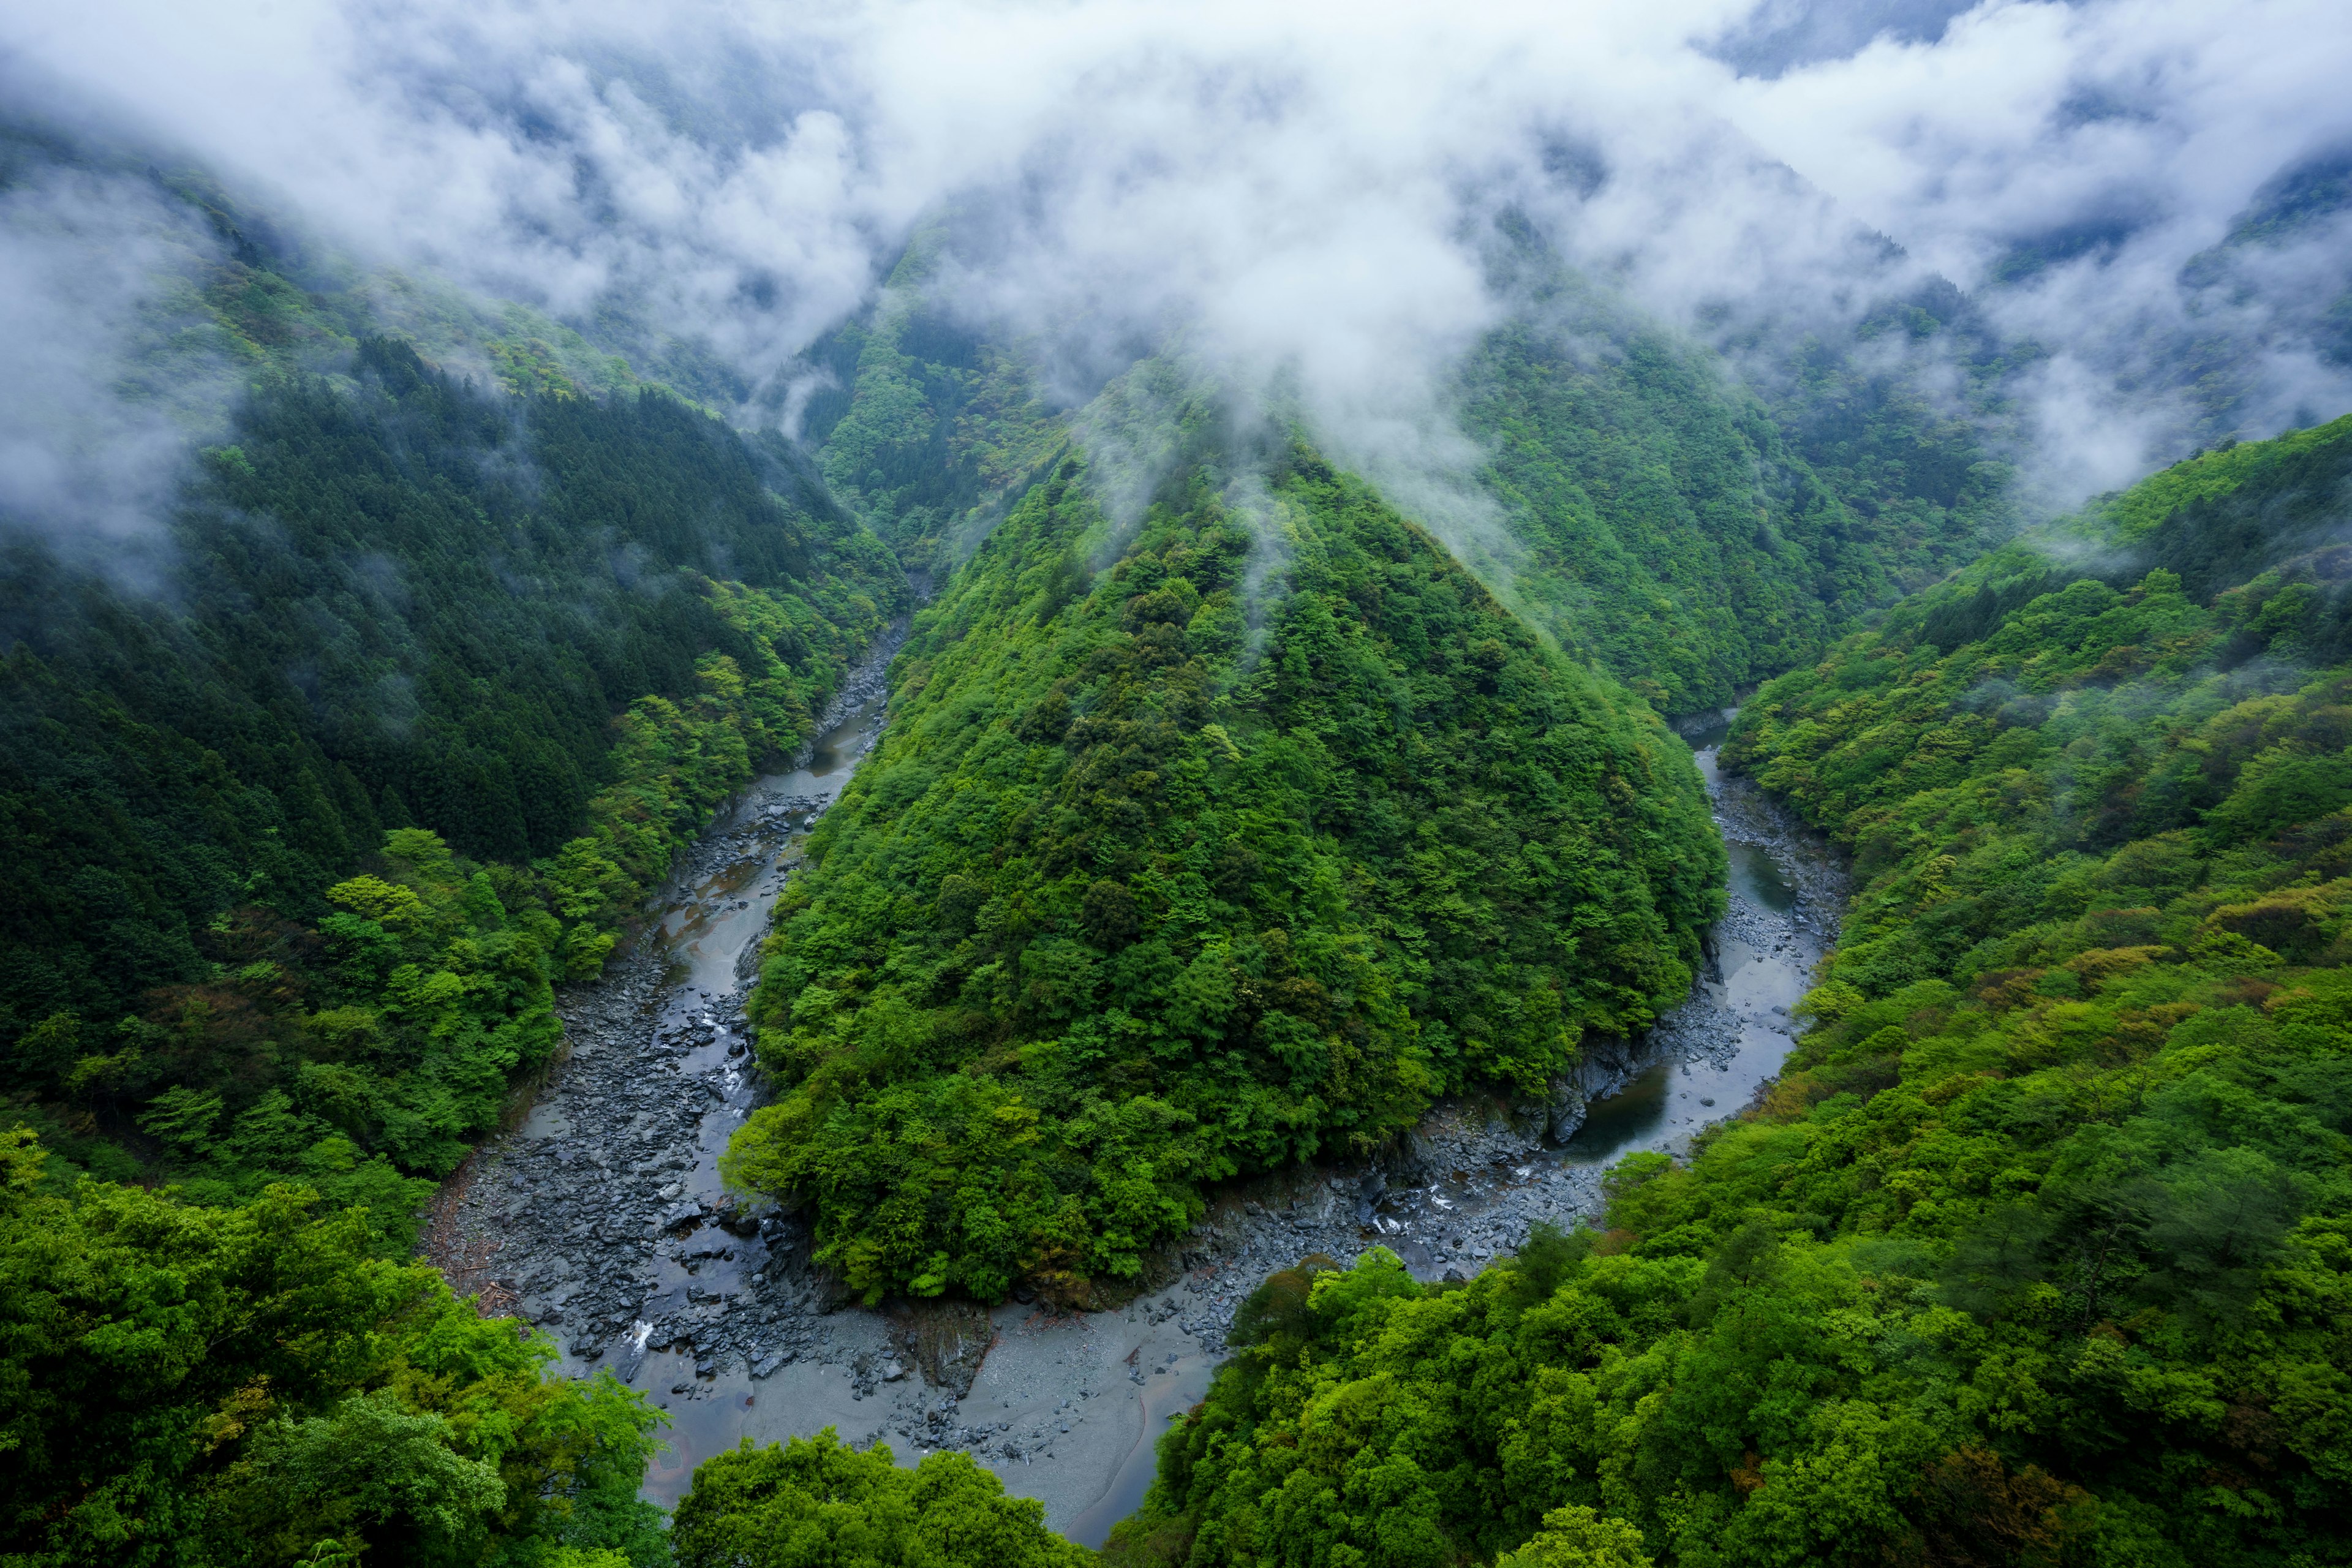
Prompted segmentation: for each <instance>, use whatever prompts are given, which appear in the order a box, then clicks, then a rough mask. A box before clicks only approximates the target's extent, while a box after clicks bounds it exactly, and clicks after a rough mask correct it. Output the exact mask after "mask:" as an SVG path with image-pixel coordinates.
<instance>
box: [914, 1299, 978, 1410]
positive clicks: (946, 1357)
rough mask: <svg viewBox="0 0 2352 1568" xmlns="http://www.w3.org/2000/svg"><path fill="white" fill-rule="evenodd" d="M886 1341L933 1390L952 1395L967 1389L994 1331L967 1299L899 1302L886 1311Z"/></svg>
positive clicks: (976, 1372) (973, 1304)
mask: <svg viewBox="0 0 2352 1568" xmlns="http://www.w3.org/2000/svg"><path fill="white" fill-rule="evenodd" d="M888 1315H889V1318H890V1321H891V1333H890V1338H891V1342H893V1343H895V1344H896V1345H898V1349H899V1351H900V1352H902V1353H903V1354H904V1355H905V1356H906V1357H907V1359H908V1361H909V1362H911V1363H914V1365H915V1366H916V1367H917V1368H919V1370H920V1371H921V1373H922V1374H923V1381H924V1382H925V1383H927V1384H929V1385H930V1386H932V1387H933V1388H943V1389H946V1390H947V1391H948V1392H949V1393H950V1394H952V1395H953V1396H954V1397H955V1398H957V1399H961V1398H962V1397H963V1396H964V1395H965V1394H970V1393H971V1380H972V1379H973V1378H975V1377H977V1376H979V1375H980V1363H981V1360H982V1357H984V1356H986V1355H987V1354H988V1350H989V1346H990V1344H991V1343H992V1342H993V1340H994V1338H995V1333H996V1331H995V1329H994V1327H993V1326H992V1324H991V1323H990V1322H989V1321H988V1310H987V1309H986V1308H984V1307H982V1306H981V1305H979V1304H978V1303H977V1302H973V1301H961V1300H957V1301H945V1300H941V1301H902V1302H898V1303H896V1304H894V1305H893V1306H892V1307H891V1308H890V1309H889V1314H888Z"/></svg>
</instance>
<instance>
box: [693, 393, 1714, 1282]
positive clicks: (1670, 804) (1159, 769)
mask: <svg viewBox="0 0 2352 1568" xmlns="http://www.w3.org/2000/svg"><path fill="white" fill-rule="evenodd" d="M1146 378H1150V380H1151V381H1152V382H1153V383H1154V384H1151V385H1137V384H1136V383H1138V382H1142V381H1144V380H1145V379H1146ZM1168 379H1169V377H1168V373H1167V372H1166V371H1164V370H1163V369H1162V368H1161V367H1160V366H1159V365H1157V364H1156V363H1154V364H1147V365H1146V366H1145V367H1143V368H1142V369H1141V370H1139V372H1137V373H1135V375H1134V376H1133V377H1132V378H1131V379H1130V382H1129V384H1126V385H1123V386H1122V387H1120V388H1118V389H1116V390H1115V392H1114V394H1113V395H1112V398H1111V401H1112V402H1114V403H1117V402H1119V401H1121V400H1123V399H1126V398H1129V397H1132V398H1133V400H1134V402H1135V404H1136V405H1138V406H1146V405H1152V404H1155V403H1157V404H1160V405H1173V406H1177V407H1179V408H1180V409H1181V415H1180V416H1179V426H1180V428H1179V430H1178V431H1177V432H1176V436H1175V439H1176V445H1177V447H1178V450H1179V458H1180V460H1179V461H1178V462H1177V464H1176V465H1175V467H1174V468H1173V469H1172V470H1171V475H1170V477H1169V478H1168V479H1166V480H1165V481H1164V482H1163V483H1162V484H1161V486H1160V489H1159V491H1158V493H1157V496H1156V497H1155V499H1154V500H1153V501H1152V503H1151V505H1150V510H1148V511H1147V513H1146V514H1145V516H1144V517H1143V518H1142V520H1141V521H1139V523H1138V524H1136V525H1135V526H1134V527H1133V528H1132V529H1131V530H1129V529H1121V528H1118V527H1117V526H1115V525H1114V524H1113V522H1112V521H1110V520H1109V519H1108V518H1106V517H1105V515H1104V513H1103V511H1102V510H1101V508H1100V507H1099V506H1098V505H1097V501H1096V500H1095V499H1094V498H1093V496H1092V494H1091V493H1090V490H1089V488H1088V485H1087V470H1086V465H1085V462H1084V460H1083V459H1082V458H1077V457H1076V456H1073V457H1071V458H1066V460H1065V461H1064V462H1063V463H1062V464H1061V466H1060V467H1059V468H1056V469H1055V472H1054V473H1053V475H1052V476H1051V477H1050V478H1049V479H1046V480H1045V482H1043V483H1041V484H1039V485H1038V486H1037V487H1035V488H1034V489H1032V490H1031V491H1030V492H1029V493H1028V494H1027V495H1026V496H1025V497H1024V499H1023V500H1022V501H1021V502H1020V503H1019V504H1018V505H1017V506H1016V507H1015V508H1014V509H1013V513H1012V515H1011V516H1010V517H1009V518H1008V519H1007V520H1006V521H1005V522H1004V523H1003V525H1002V526H1001V527H999V528H998V529H997V530H996V531H995V532H993V533H992V535H990V537H989V538H988V540H987V541H986V542H985V543H983V544H982V547H981V548H980V550H979V552H978V553H977V554H975V555H974V556H973V557H972V559H971V561H970V562H969V563H967V564H966V565H965V566H963V567H962V568H961V570H960V571H959V572H958V573H957V574H956V575H955V577H954V578H953V579H951V580H950V583H949V584H948V585H947V587H946V588H945V590H944V591H943V592H942V594H941V595H940V599H939V601H938V603H936V604H935V605H932V606H931V607H930V608H929V610H927V611H926V612H925V613H924V615H923V616H921V617H920V619H919V622H918V626H917V629H916V634H915V636H914V637H913V639H912V640H911V641H910V642H909V643H908V647H907V648H906V650H905V651H904V652H903V653H902V654H901V655H900V661H899V664H898V668H897V673H896V679H895V687H896V696H895V698H894V702H895V707H894V710H893V718H892V723H891V727H890V730H889V731H888V736H887V740H886V742H885V743H884V745H883V747H882V749H881V750H880V751H879V752H877V755H876V756H875V758H874V759H873V760H872V761H871V762H870V763H868V764H867V765H866V767H865V768H864V769H863V770H861V772H860V773H859V774H858V777H857V779H856V782H855V783H854V784H852V786H851V787H850V789H849V791H848V792H847V793H846V794H845V796H844V798H843V800H842V802H841V804H840V805H838V806H836V807H835V810H834V812H833V813H832V814H830V815H829V816H827V818H826V819H825V822H824V826H823V827H822V828H821V829H820V830H819V832H818V834H817V836H816V837H815V838H814V840H813V841H812V845H811V850H810V858H811V862H812V868H811V869H810V870H809V871H807V872H806V873H804V874H803V876H802V877H801V878H799V879H796V880H795V882H794V883H793V889H791V891H790V892H789V893H788V894H787V896H786V900H785V903H784V905H783V906H782V911H781V913H780V923H779V929H778V932H777V934H776V936H775V937H774V938H773V939H772V942H771V944H770V949H769V954H768V957H767V961H766V963H765V965H764V967H763V969H762V972H761V986H760V991H759V994H758V997H757V1000H756V1002H755V1013H756V1016H757V1017H758V1020H759V1022H760V1025H761V1043H760V1049H761V1061H762V1063H763V1064H764V1065H765V1066H766V1067H767V1068H769V1069H770V1070H771V1071H772V1072H773V1073H775V1074H776V1075H777V1077H778V1078H779V1079H780V1080H781V1082H782V1084H783V1085H784V1086H785V1092H784V1094H783V1097H782V1100H781V1102H780V1103H779V1104H777V1105H775V1106H772V1107H771V1108H768V1109H767V1110H762V1111H760V1112H758V1113H756V1114H755V1116H754V1118H753V1119H752V1121H750V1122H748V1123H747V1124H746V1126H745V1128H744V1130H743V1131H741V1133H740V1134H739V1136H738V1138H737V1140H736V1142H735V1144H734V1146H733V1149H732V1150H731V1152H730V1167H729V1168H730V1171H731V1173H732V1174H733V1176H734V1177H735V1179H737V1180H739V1181H741V1182H744V1183H746V1184H751V1185H752V1186H755V1187H760V1188H764V1189H767V1190H770V1191H773V1192H777V1193H780V1194H786V1195H788V1196H791V1197H793V1198H794V1199H797V1200H801V1201H804V1202H807V1203H809V1204H811V1205H814V1211H815V1214H816V1216H817V1225H818V1234H819V1238H820V1243H821V1246H820V1256H821V1257H822V1258H824V1260H825V1261H827V1262H828V1263H831V1264H832V1265H834V1266H835V1267H836V1268H839V1269H841V1270H842V1271H843V1273H844V1274H845V1277H846V1278H847V1279H848V1280H849V1281H850V1283H851V1284H852V1285H853V1286H854V1287H856V1288H857V1289H861V1290H863V1291H865V1292H866V1293H867V1294H868V1295H869V1296H876V1295H878V1294H880V1293H881V1292H883V1291H885V1290H891V1289H908V1290H913V1291H916V1292H919V1293H926V1294H935V1293H937V1292H939V1291H940V1290H942V1289H950V1288H952V1289H960V1290H962V1291H966V1292H969V1293H970V1294H972V1295H974V1296H978V1297H982V1298H983V1299H993V1298H995V1297H998V1296H1001V1295H1002V1294H1003V1292H1004V1291H1005V1290H1006V1289H1009V1288H1010V1287H1011V1286H1012V1285H1013V1283H1014V1282H1015V1281H1017V1280H1019V1279H1023V1278H1024V1277H1029V1278H1032V1279H1037V1280H1040V1281H1041V1282H1043V1283H1045V1284H1047V1285H1057V1286H1059V1287H1061V1288H1064V1289H1068V1290H1070V1291H1073V1292H1078V1291H1082V1290H1083V1289H1084V1282H1085V1281H1086V1280H1088V1279H1101V1278H1109V1279H1118V1278H1120V1277H1126V1276H1131V1275H1132V1274H1133V1273H1134V1272H1135V1271H1136V1270H1137V1268H1139V1263H1140V1253H1141V1251H1142V1249H1143V1248H1144V1247H1148V1246H1150V1244H1151V1243H1153V1242H1154V1241H1157V1240H1160V1239H1161V1238H1164V1237H1170V1236H1172V1235H1175V1234H1178V1233H1179V1232H1181V1230H1182V1229H1183V1228H1184V1227H1185V1226H1187V1225H1189V1224H1190V1223H1191V1221H1192V1218H1193V1216H1194V1215H1196V1214H1197V1212H1198V1207H1199V1199H1198V1197H1197V1195H1196V1194H1197V1191H1198V1188H1199V1186H1200V1184H1202V1183H1204V1182H1208V1181H1212V1180H1214V1179H1217V1178H1220V1177H1223V1176H1226V1175H1231V1174H1234V1173H1237V1172H1241V1171H1248V1170H1256V1169H1264V1168H1266V1167H1269V1166H1273V1165H1276V1164H1280V1163H1286V1162H1288V1161H1292V1160H1298V1159H1304V1158H1307V1157H1309V1156H1312V1155H1314V1154H1316V1153H1317V1152H1323V1151H1331V1152H1352V1153H1358V1154H1360V1153H1362V1152H1368V1151H1369V1150H1370V1149H1371V1148H1372V1147H1373V1146H1374V1145H1376V1144H1377V1143H1378V1142H1380V1141H1381V1140H1382V1139H1383V1138H1385V1137H1387V1136H1388V1135H1389V1134H1391V1133H1392V1132H1394V1131H1397V1130H1399V1129H1401V1128H1402V1127H1404V1126H1406V1125H1409V1124H1410V1122H1411V1121H1412V1120H1413V1118H1415V1117H1416V1116H1417V1115H1418V1114H1419V1113H1420V1111H1421V1110H1423V1107H1424V1106H1425V1105H1426V1104H1427V1103H1428V1101H1429V1100H1430V1098H1431V1096H1433V1094H1436V1093H1440V1092H1445V1091H1450V1090H1454V1089H1459V1088H1461V1087H1463V1086H1465V1085H1466V1084H1471V1083H1484V1084H1502V1085H1513V1086H1517V1087H1520V1088H1522V1089H1527V1090H1529V1091H1535V1092H1540V1091H1541V1090H1542V1089H1543V1087H1544V1085H1545V1083H1546V1080H1547V1079H1548V1078H1549V1075H1551V1074H1553V1073H1555V1072H1558V1071H1559V1070H1560V1069H1562V1068H1565V1067H1567V1066H1568V1065H1570V1063H1571V1062H1572V1061H1573V1060H1574V1059H1575V1057H1576V1050H1577V1042H1578V1040H1579V1039H1580V1037H1582V1036H1583V1035H1584V1034H1586V1033H1587V1032H1588V1031H1602V1032H1617V1033H1622V1032H1624V1031H1627V1030H1631V1029H1634V1028H1638V1027H1640V1026H1643V1024H1645V1023H1646V1022H1647V1021H1648V1020H1649V1019H1650V1017H1651V1016H1653V1015H1654V1012H1655V1011H1656V1010H1657V1009H1658V1008H1659V1007H1662V1006H1664V1005H1669V1004H1671V1003H1672V1002H1673V1001H1675V999H1677V998H1678V997H1679V996H1680V995H1681V994H1683V993H1684V991H1685V990H1686V989H1687V987H1688V985H1689V984H1690V973H1691V968H1690V966H1691V964H1692V963H1693V962H1694V961H1695V959H1696V953H1697V939H1698V932H1699V930H1700V929H1701V927H1702V926H1703V925H1704V924H1705V922H1706V921H1707V920H1708V919H1710V918H1712V916H1713V915H1714V914H1715V912H1716V911H1717V910H1718V909H1719V908H1720V904H1721V892H1720V885H1721V879H1722V871H1723V860H1722V851H1721V848H1720V847H1719V845H1718V844H1717V841H1716V838H1715V836H1714V834H1713V831H1712V828H1711V825H1710V824H1709V823H1708V820H1707V817H1706V807H1705V804H1704V799H1703V796H1702V795H1701V793H1700V791H1699V788H1698V784H1697V778H1696V772H1695V771H1694V769H1693V768H1692V766H1691V763H1690V762H1689V757H1688V753H1687V752H1686V751H1685V750H1684V748H1683V747H1682V745H1681V744H1680V742H1677V741H1675V740H1674V739H1673V738H1672V737H1671V736H1670V735H1668V734H1667V733H1666V732H1665V731H1664V730H1663V729H1662V728H1661V727H1660V726H1659V725H1658V724H1657V722H1656V721H1655V720H1654V719H1653V718H1651V717H1650V716H1649V715H1648V713H1647V711H1646V710H1644V709H1643V707H1642V706H1641V705H1640V704H1639V703H1638V702H1636V701H1633V700H1631V699H1629V698H1628V697H1627V696H1625V694H1623V693H1622V691H1619V690H1617V689H1612V688H1611V687H1609V686H1607V685H1605V684H1603V683H1602V682H1601V681H1598V680H1596V679H1593V678H1591V676H1589V675H1588V674H1586V673H1585V672H1584V671H1583V670H1581V669H1580V668H1578V667H1577V666H1575V665H1573V664H1571V663H1570V662H1569V661H1567V660H1565V659H1562V658H1559V656H1557V655H1555V654H1551V653H1549V652H1546V651H1544V650H1543V649H1542V648H1541V647H1539V646H1538V643H1537V641H1536V639H1535V638H1534V637H1532V636H1531V635H1530V634H1529V633H1528V631H1527V630H1526V628H1525V627H1524V626H1521V625H1520V624H1519V623H1518V622H1517V621H1516V620H1515V619H1514V618H1513V617H1511V616H1508V615H1507V613H1505V612H1504V611H1503V610H1502V609H1501V608H1500V607H1499V606H1497V605H1495V604H1494V602H1493V601H1492V600H1491V599H1490V598H1489V597H1488V596H1487V595H1486V593H1485V592H1484V590H1483V589H1481V588H1480V587H1479V586H1478V585H1477V584H1476V583H1475V581H1474V580H1473V579H1471V578H1470V577H1469V576H1468V575H1467V574H1465V572H1463V570H1462V569H1461V568H1460V567H1459V566H1458V565H1456V564H1455V563H1454V562H1453V561H1452V560H1451V558H1450V557H1448V556H1447V555H1446V554H1445V552H1444V551H1443V549H1442V548H1440V547H1439V546H1438V545H1437V544H1436V543H1435V542H1433V541H1432V540H1430V539H1429V538H1428V537H1427V536H1425V535H1423V534H1422V533H1421V532H1420V531H1418V530H1416V529H1414V528H1413V527H1412V526H1411V525H1410V524H1408V523H1406V522H1404V521H1402V520H1401V519H1399V518H1397V517H1396V516H1395V515H1394V514H1393V513H1392V512H1391V511H1390V510H1388V509H1387V508H1385V507H1384V506H1383V505H1381V502H1380V501H1379V500H1378V499H1377V498H1375V497H1374V496H1372V495H1370V493H1369V492H1367V491H1366V490H1365V489H1364V488H1363V487H1362V486H1360V484H1357V483H1355V482H1354V481H1351V480H1350V479H1347V478H1346V477H1345V476H1342V475H1339V474H1337V473H1334V472H1333V471H1331V470H1330V469H1329V468H1328V467H1326V466H1325V465H1324V464H1323V463H1322V462H1321V461H1320V459H1318V458H1316V457H1315V456H1314V455H1313V454H1312V453H1311V452H1308V451H1307V450H1305V449H1304V448H1303V447H1302V448H1296V449H1293V450H1291V451H1288V452H1286V453H1277V454H1275V455H1274V456H1273V457H1272V458H1270V459H1267V460H1265V462H1264V463H1263V464H1261V463H1260V462H1259V461H1258V460H1257V459H1254V458H1248V457H1247V456H1246V455H1236V454H1234V453H1231V452H1228V451H1224V450H1222V449H1221V446H1220V443H1219V442H1218V441H1216V440H1214V439H1213V438H1212V436H1211V434H1210V433H1211V432H1213V431H1214V430H1215V429H1217V428H1219V427H1220V426H1221V424H1222V420H1223V416H1222V414H1221V412H1220V411H1219V410H1218V409H1217V408H1215V407H1214V406H1213V405H1211V404H1209V403H1207V402H1205V401H1203V400H1200V399H1198V398H1193V399H1192V400H1191V401H1189V402H1187V401H1186V398H1185V395H1183V394H1182V392H1181V389H1174V390H1171V388H1170V387H1169V386H1168V385H1166V384H1165V383H1166V382H1167V381H1168ZM1261 473H1262V474H1263V483H1264V485H1265V487H1266V489H1265V494H1264V495H1263V498H1262V499H1261V500H1252V499H1251V498H1252V495H1253V479H1252V476H1254V475H1258V474H1261ZM1093 563H1100V565H1101V566H1102V568H1103V569H1102V570H1100V571H1097V570H1096V569H1095V566H1094V564H1093Z"/></svg>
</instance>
